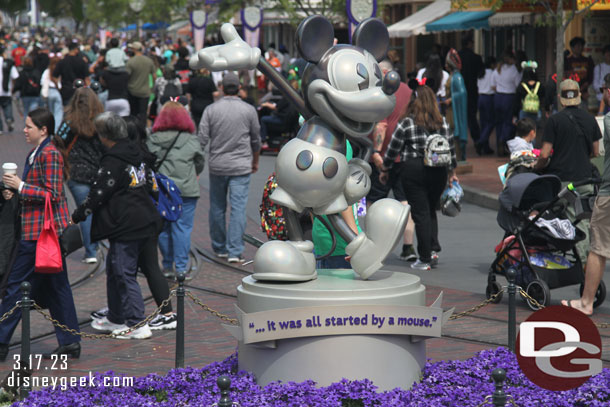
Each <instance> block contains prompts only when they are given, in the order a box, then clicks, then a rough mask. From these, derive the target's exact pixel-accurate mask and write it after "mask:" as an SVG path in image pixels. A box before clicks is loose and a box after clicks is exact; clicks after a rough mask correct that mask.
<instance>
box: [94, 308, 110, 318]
mask: <svg viewBox="0 0 610 407" xmlns="http://www.w3.org/2000/svg"><path fill="white" fill-rule="evenodd" d="M107 316H108V307H104V308H101V309H98V310H97V311H93V312H92V313H91V318H93V319H102V318H105V317H107Z"/></svg>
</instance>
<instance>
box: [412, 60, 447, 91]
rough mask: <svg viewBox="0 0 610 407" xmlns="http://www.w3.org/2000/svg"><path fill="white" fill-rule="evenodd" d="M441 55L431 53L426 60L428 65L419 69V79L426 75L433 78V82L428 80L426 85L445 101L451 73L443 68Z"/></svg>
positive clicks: (429, 78) (428, 78)
mask: <svg viewBox="0 0 610 407" xmlns="http://www.w3.org/2000/svg"><path fill="white" fill-rule="evenodd" d="M442 66H443V64H442V63H441V57H440V56H439V55H438V54H430V56H429V57H428V60H427V61H426V66H425V67H424V68H422V69H420V70H419V71H417V80H418V81H421V80H422V79H423V78H424V77H425V78H427V80H428V81H429V80H431V79H432V80H433V83H428V82H426V86H429V87H430V88H432V90H433V91H434V92H435V93H436V97H437V98H438V99H439V100H440V101H443V100H444V99H445V97H446V96H447V93H446V85H447V81H448V80H449V73H448V72H447V71H445V70H443V68H442Z"/></svg>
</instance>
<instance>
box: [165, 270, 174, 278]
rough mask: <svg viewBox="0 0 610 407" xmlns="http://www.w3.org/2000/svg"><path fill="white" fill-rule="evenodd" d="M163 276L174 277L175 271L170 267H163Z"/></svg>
mask: <svg viewBox="0 0 610 407" xmlns="http://www.w3.org/2000/svg"><path fill="white" fill-rule="evenodd" d="M163 277H165V278H174V277H176V272H175V271H174V270H172V269H163Z"/></svg>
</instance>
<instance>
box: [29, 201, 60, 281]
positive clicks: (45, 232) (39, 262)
mask: <svg viewBox="0 0 610 407" xmlns="http://www.w3.org/2000/svg"><path fill="white" fill-rule="evenodd" d="M62 269H63V263H62V259H61V249H60V247H59V240H58V239H57V232H56V231H55V222H54V221H53V208H52V206H51V195H50V194H47V195H46V197H45V203H44V224H43V227H42V231H41V232H40V235H39V236H38V241H37V242H36V263H35V267H34V271H35V272H36V273H43V274H55V273H59V272H61V271H62Z"/></svg>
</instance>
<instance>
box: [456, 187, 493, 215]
mask: <svg viewBox="0 0 610 407" xmlns="http://www.w3.org/2000/svg"><path fill="white" fill-rule="evenodd" d="M462 189H463V190H464V202H468V203H470V204H473V205H477V206H481V207H483V208H487V209H491V210H494V211H497V210H498V209H500V203H499V202H498V195H497V194H492V193H491V192H486V191H483V190H481V189H478V188H475V187H471V186H469V185H464V184H462Z"/></svg>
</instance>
